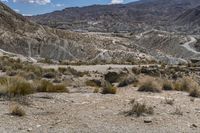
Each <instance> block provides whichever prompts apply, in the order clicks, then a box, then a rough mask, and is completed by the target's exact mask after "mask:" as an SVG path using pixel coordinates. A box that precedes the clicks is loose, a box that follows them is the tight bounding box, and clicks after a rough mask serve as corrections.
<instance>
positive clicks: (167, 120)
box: [0, 86, 200, 133]
mask: <svg viewBox="0 0 200 133" xmlns="http://www.w3.org/2000/svg"><path fill="white" fill-rule="evenodd" d="M166 98H172V99H174V100H175V101H174V105H169V104H166V103H165V99H166ZM28 99H29V102H30V105H29V106H26V105H23V107H24V109H25V111H26V116H24V117H15V116H11V115H9V114H8V113H9V107H10V106H11V105H12V104H13V102H11V101H6V100H1V101H0V131H1V132H2V133H26V132H31V133H79V132H80V133H90V132H91V133H99V132H106V133H133V132H134V133H199V132H200V99H195V100H194V101H192V100H191V98H190V97H189V96H188V94H187V93H184V92H176V91H170V92H162V93H159V94H158V93H157V94H153V93H141V92H138V91H137V88H134V87H132V86H129V87H126V88H119V89H118V93H117V94H116V95H102V94H94V93H69V94H67V93H59V94H55V93H54V94H47V93H38V94H33V95H30V96H29V97H28ZM132 99H136V100H137V101H138V102H141V103H143V102H145V103H146V104H147V105H148V106H152V107H153V108H154V114H153V115H150V116H148V115H146V116H141V117H134V116H125V115H124V114H123V112H124V111H127V110H129V109H130V105H129V104H128V103H129V102H130V100H132ZM176 108H179V109H180V110H181V112H182V113H183V115H177V114H173V113H174V112H175V110H176ZM144 120H150V121H151V122H150V123H145V122H144Z"/></svg>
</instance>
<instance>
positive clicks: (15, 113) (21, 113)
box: [10, 105, 26, 117]
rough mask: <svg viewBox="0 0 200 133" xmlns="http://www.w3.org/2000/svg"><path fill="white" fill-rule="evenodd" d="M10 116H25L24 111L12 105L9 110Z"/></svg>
mask: <svg viewBox="0 0 200 133" xmlns="http://www.w3.org/2000/svg"><path fill="white" fill-rule="evenodd" d="M10 114H11V115H13V116H19V117H22V116H24V115H26V113H25V111H24V110H23V109H22V107H20V106H19V105H13V106H12V107H11V108H10Z"/></svg>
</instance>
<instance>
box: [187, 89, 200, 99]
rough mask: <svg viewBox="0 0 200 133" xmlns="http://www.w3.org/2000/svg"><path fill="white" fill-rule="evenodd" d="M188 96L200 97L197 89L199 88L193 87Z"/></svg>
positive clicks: (199, 90)
mask: <svg viewBox="0 0 200 133" xmlns="http://www.w3.org/2000/svg"><path fill="white" fill-rule="evenodd" d="M189 96H191V97H196V98H200V89H199V88H193V89H192V90H191V91H190V94H189Z"/></svg>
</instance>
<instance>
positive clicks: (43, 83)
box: [35, 80, 69, 92]
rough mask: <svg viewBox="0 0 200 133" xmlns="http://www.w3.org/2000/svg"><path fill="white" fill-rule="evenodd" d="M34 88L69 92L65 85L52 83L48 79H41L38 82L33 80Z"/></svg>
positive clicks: (41, 90)
mask: <svg viewBox="0 0 200 133" xmlns="http://www.w3.org/2000/svg"><path fill="white" fill-rule="evenodd" d="M35 88H36V90H37V91H38V92H69V91H68V89H67V88H66V86H65V85H63V84H57V85H54V84H53V83H51V82H50V81H47V80H42V81H40V82H39V83H38V82H37V81H36V82H35Z"/></svg>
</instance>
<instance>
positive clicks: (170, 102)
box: [165, 98, 175, 105]
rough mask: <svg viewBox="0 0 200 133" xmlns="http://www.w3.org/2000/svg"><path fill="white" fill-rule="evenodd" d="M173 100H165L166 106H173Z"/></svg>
mask: <svg viewBox="0 0 200 133" xmlns="http://www.w3.org/2000/svg"><path fill="white" fill-rule="evenodd" d="M174 101H175V100H174V99H172V98H165V103H166V104H169V105H173V104H174Z"/></svg>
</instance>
